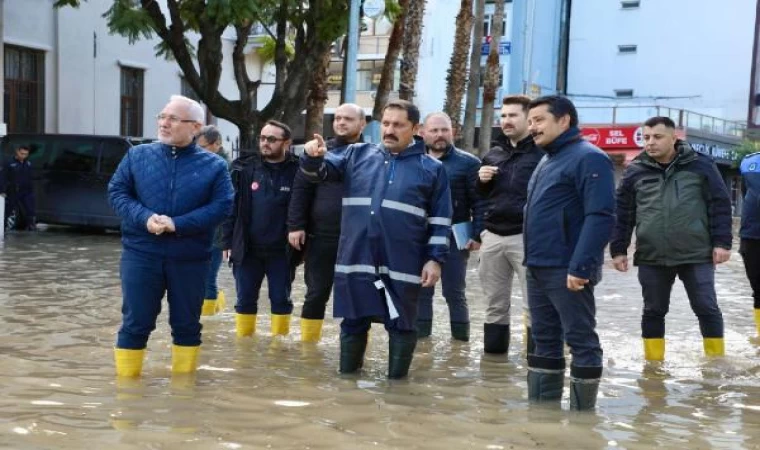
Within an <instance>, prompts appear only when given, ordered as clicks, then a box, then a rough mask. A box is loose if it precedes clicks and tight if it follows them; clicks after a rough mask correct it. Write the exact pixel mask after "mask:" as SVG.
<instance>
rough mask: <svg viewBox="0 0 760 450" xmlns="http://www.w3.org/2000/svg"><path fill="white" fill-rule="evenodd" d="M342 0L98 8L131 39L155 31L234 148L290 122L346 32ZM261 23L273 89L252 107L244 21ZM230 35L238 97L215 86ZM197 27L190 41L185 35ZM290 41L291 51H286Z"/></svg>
mask: <svg viewBox="0 0 760 450" xmlns="http://www.w3.org/2000/svg"><path fill="white" fill-rule="evenodd" d="M83 1H86V0H56V1H55V3H54V5H55V7H58V8H60V7H78V6H79V5H80V4H81V3H82V2H83ZM348 3H349V0H166V8H165V9H163V10H162V8H161V6H160V5H159V2H157V1H156V0H113V4H112V5H111V7H110V8H109V9H108V10H107V11H106V12H105V13H104V14H103V17H104V18H105V19H106V21H107V24H108V28H109V30H110V31H111V32H112V33H115V34H118V35H121V36H124V37H126V38H127V39H129V41H130V42H134V41H136V40H138V39H149V38H152V37H154V36H158V38H159V39H160V42H159V44H158V45H157V46H156V52H157V54H158V55H161V56H164V57H167V58H170V59H173V60H175V61H176V62H177V64H178V65H179V67H180V69H181V70H182V72H183V74H184V77H185V79H186V80H187V82H188V84H189V85H190V87H192V88H193V90H194V91H195V92H196V93H197V94H198V96H199V97H200V99H201V100H202V101H203V102H204V103H205V104H206V105H207V106H208V108H209V109H210V110H211V112H212V113H213V114H214V115H215V116H216V117H220V118H223V119H226V120H228V121H230V122H232V123H234V124H235V125H237V127H238V129H239V131H240V145H241V148H247V149H251V148H254V144H255V142H254V136H256V134H257V133H258V131H259V130H260V128H261V126H262V124H263V123H264V122H265V121H266V120H269V119H277V120H281V121H283V122H286V123H288V124H291V125H293V124H295V123H296V122H297V121H298V119H299V117H300V115H301V111H303V109H304V107H305V104H306V98H307V93H308V90H309V86H310V82H311V77H312V73H313V71H314V69H315V68H316V67H318V65H319V64H320V63H321V61H322V60H321V59H320V58H322V57H323V55H324V54H325V52H326V51H329V48H330V45H331V43H332V42H333V41H334V40H335V39H337V38H338V37H340V36H342V35H343V34H345V32H346V28H347V22H348V6H349V5H348ZM257 23H259V24H263V25H264V26H265V28H266V30H267V34H268V35H269V36H270V37H271V39H272V40H273V42H274V45H273V47H274V49H273V52H272V56H273V57H272V61H273V62H274V65H275V82H274V93H273V95H272V98H271V99H270V100H269V103H267V105H266V106H265V107H263V108H261V109H258V107H257V103H258V102H257V100H258V97H257V96H258V88H259V85H260V84H261V80H252V79H251V78H250V76H249V74H248V71H247V68H246V64H245V54H244V52H243V50H244V48H245V46H246V44H247V43H248V39H249V36H250V34H251V29H252V28H253V26H254V25H255V24H257ZM228 27H231V28H232V29H234V30H235V33H236V39H235V45H234V49H233V51H232V55H231V58H232V67H233V72H234V78H235V82H236V85H237V91H238V94H239V95H238V97H239V98H237V99H230V98H226V97H225V96H223V95H222V94H221V93H220V92H219V82H220V79H221V75H222V59H223V57H224V56H223V53H222V33H223V32H224V31H225V30H226V29H227V28H228ZM192 33H195V34H197V35H198V37H199V40H198V44H197V49H196V48H193V46H192V45H190V42H191V41H190V39H189V38H188V37H189V36H190V35H191V34H192ZM289 46H292V52H290V51H289Z"/></svg>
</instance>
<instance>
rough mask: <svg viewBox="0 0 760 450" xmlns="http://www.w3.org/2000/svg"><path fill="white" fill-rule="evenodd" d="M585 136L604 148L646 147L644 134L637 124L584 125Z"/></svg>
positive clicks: (582, 131)
mask: <svg viewBox="0 0 760 450" xmlns="http://www.w3.org/2000/svg"><path fill="white" fill-rule="evenodd" d="M581 133H582V134H583V138H584V139H586V140H587V141H589V142H591V143H592V144H594V145H596V146H597V147H599V148H603V149H616V148H619V149H637V148H643V147H644V134H643V131H642V128H641V127H640V126H637V125H633V126H622V127H583V128H581Z"/></svg>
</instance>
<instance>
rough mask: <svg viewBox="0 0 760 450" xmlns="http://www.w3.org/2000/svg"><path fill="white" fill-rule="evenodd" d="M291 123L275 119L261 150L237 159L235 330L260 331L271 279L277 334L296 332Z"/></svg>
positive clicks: (232, 238)
mask: <svg viewBox="0 0 760 450" xmlns="http://www.w3.org/2000/svg"><path fill="white" fill-rule="evenodd" d="M290 144H291V131H290V127H288V126H287V125H286V124H284V123H282V122H278V121H276V120H269V121H267V122H266V124H265V125H264V127H263V128H262V129H261V132H260V134H259V152H258V153H253V154H250V155H244V156H241V157H240V158H238V159H237V160H235V161H234V162H233V163H232V180H233V184H234V186H235V205H234V208H233V210H232V215H231V216H230V218H229V219H228V220H227V222H226V223H225V227H224V242H225V249H226V250H225V255H224V256H225V257H224V259H229V260H231V261H232V273H233V275H234V276H235V289H236V290H237V303H236V304H235V312H236V314H235V333H236V334H237V336H238V337H246V336H251V335H253V334H254V333H255V332H256V318H257V314H258V301H259V291H260V290H261V285H262V283H263V281H264V277H266V279H267V290H268V292H269V300H270V302H271V332H272V336H278V335H287V334H288V333H290V315H291V313H292V311H293V302H292V301H291V300H290V288H291V283H292V278H291V270H292V269H291V262H290V258H289V256H290V253H289V252H288V230H287V225H286V221H287V216H288V202H289V201H290V193H291V188H292V186H293V179H294V178H295V175H296V172H297V171H298V160H297V159H296V157H295V156H294V155H293V154H292V153H291V152H290Z"/></svg>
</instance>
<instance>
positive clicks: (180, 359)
mask: <svg viewBox="0 0 760 450" xmlns="http://www.w3.org/2000/svg"><path fill="white" fill-rule="evenodd" d="M200 351H201V346H200V345H196V346H192V347H190V346H185V345H172V373H193V372H195V369H196V368H197V367H198V355H199V354H200Z"/></svg>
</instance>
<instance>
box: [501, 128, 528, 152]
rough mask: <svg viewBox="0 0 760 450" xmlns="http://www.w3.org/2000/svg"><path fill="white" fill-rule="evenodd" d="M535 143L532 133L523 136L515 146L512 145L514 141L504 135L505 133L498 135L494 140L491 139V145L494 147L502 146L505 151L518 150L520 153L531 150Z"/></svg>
mask: <svg viewBox="0 0 760 450" xmlns="http://www.w3.org/2000/svg"><path fill="white" fill-rule="evenodd" d="M534 145H535V144H534V143H533V136H531V135H530V134H529V135H528V136H526V137H524V138H522V139H521V140H520V141H519V142H518V143H517V146H516V147H515V146H514V145H512V141H510V140H509V138H508V137H507V136H506V135H504V134H503V133H502V134H501V135H499V136H497V137H496V139H494V140H493V141H491V147H492V148H500V149H501V150H503V151H505V152H518V153H527V152H529V151H530V150H531V149H532V148H533V146H534Z"/></svg>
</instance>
